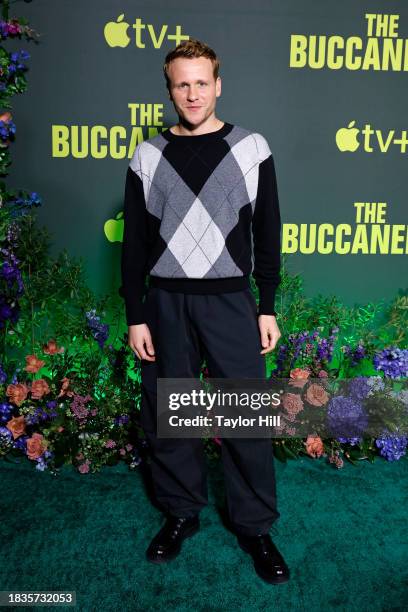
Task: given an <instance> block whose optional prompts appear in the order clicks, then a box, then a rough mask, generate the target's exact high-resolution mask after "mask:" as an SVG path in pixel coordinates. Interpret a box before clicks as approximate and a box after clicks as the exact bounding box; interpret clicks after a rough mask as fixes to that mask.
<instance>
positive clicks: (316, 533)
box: [0, 457, 408, 612]
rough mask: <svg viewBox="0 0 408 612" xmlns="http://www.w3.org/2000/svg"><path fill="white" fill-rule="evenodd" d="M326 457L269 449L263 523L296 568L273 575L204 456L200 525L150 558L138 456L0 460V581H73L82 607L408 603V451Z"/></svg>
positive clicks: (52, 586)
mask: <svg viewBox="0 0 408 612" xmlns="http://www.w3.org/2000/svg"><path fill="white" fill-rule="evenodd" d="M324 461H325V460H324V459H323V458H321V459H317V460H312V459H309V458H306V457H305V458H303V459H302V460H299V461H290V462H289V463H287V464H286V465H283V464H282V463H280V462H279V461H276V463H275V465H276V474H277V487H278V502H279V506H278V509H279V511H280V513H281V517H280V519H279V520H278V521H277V522H276V523H275V526H274V528H273V529H272V530H271V535H272V537H273V539H274V541H275V542H276V544H277V546H278V547H279V549H280V550H281V552H282V554H283V555H284V557H285V559H286V561H287V563H288V565H289V567H290V569H291V572H292V578H291V580H290V581H289V582H288V583H286V584H283V585H279V586H275V585H268V584H266V583H264V582H263V581H262V580H261V579H259V578H258V577H257V575H256V574H255V572H254V570H253V567H252V560H251V558H250V557H249V556H248V555H247V554H246V553H244V552H243V551H242V550H241V549H240V548H239V547H238V546H237V544H236V540H235V538H234V536H233V535H232V534H231V533H230V532H229V531H228V530H227V529H226V528H225V526H224V525H223V521H222V513H221V514H220V513H219V510H218V508H219V507H220V506H222V503H223V499H224V493H223V481H222V471H221V469H220V468H221V466H220V465H216V464H214V465H213V464H212V463H211V465H210V475H209V505H208V506H207V507H206V508H205V509H204V510H203V511H202V513H201V531H200V532H199V533H198V534H196V535H195V536H194V537H192V538H190V539H188V540H186V541H185V542H184V543H183V550H182V553H181V555H180V556H179V557H177V558H176V559H175V560H173V561H172V562H171V563H169V564H167V565H166V566H156V565H153V564H150V563H148V562H147V561H145V559H144V553H145V549H146V548H147V546H148V544H149V542H150V540H151V538H152V537H153V535H154V534H155V533H156V532H157V531H158V529H159V528H160V526H161V525H162V524H163V519H162V515H161V513H160V512H159V511H158V510H157V509H156V508H155V507H154V506H152V503H151V501H150V499H149V495H148V489H146V487H145V486H144V479H143V478H142V472H141V470H140V468H139V467H138V468H136V470H134V471H130V470H129V469H128V467H127V466H125V465H124V464H120V465H118V466H115V467H106V468H104V469H103V470H102V471H101V473H99V474H90V475H84V476H83V475H80V474H79V473H77V472H75V471H74V470H73V469H72V468H71V467H64V468H63V469H62V471H61V473H60V475H59V476H57V477H52V476H50V475H48V474H46V473H40V472H37V471H36V470H35V469H34V470H33V469H31V466H30V465H28V462H25V461H23V462H22V463H20V464H10V463H6V462H5V461H4V460H1V461H0V482H1V495H0V499H1V501H0V510H1V515H0V530H1V557H0V558H1V562H0V590H31V589H33V590H39V589H42V590H75V591H76V595H77V606H76V608H75V609H76V610H84V611H88V610H95V611H96V610H98V611H99V610H102V611H105V610H106V611H108V610H109V611H127V610H129V611H138V610H141V611H150V610H152V611H153V610H154V611H155V612H157V611H158V610H160V611H161V610H163V611H164V610H166V611H167V610H177V611H185V612H187V611H190V610H191V609H196V610H203V611H204V610H220V611H222V610H226V611H228V612H229V611H231V612H235V611H237V610H278V611H281V610H282V611H283V610H288V611H297V610H308V611H309V610H318V611H320V610H322V611H323V610H324V611H327V610H342V611H343V610H344V611H345V612H351V611H353V610H359V611H360V612H361V611H366V610H367V611H370V612H375V611H377V610H378V611H388V610H390V611H391V610H395V611H397V610H404V609H405V610H406V609H408V569H407V568H408V523H407V501H408V486H407V484H408V479H407V466H408V460H407V458H406V457H404V458H402V459H401V460H400V461H396V462H392V463H389V462H387V461H386V460H383V459H378V460H377V461H376V462H375V464H374V465H372V464H370V463H368V462H366V461H362V462H359V463H358V465H357V466H356V467H354V466H352V465H350V464H349V463H345V465H344V468H343V469H341V470H336V469H335V468H332V467H331V466H328V465H326V464H325V463H324ZM275 532H276V535H274V533H275ZM2 609H4V610H5V609H6V608H2ZM15 609H16V610H17V609H18V608H15ZM22 609H28V608H26V607H24V608H22ZM35 609H37V610H38V609H44V610H45V609H50V608H45V607H41V608H38V607H37V608H35ZM51 609H57V608H56V607H52V608H51ZM59 609H61V608H59ZM69 609H74V608H69Z"/></svg>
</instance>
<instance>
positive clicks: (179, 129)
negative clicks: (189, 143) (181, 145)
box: [169, 119, 225, 136]
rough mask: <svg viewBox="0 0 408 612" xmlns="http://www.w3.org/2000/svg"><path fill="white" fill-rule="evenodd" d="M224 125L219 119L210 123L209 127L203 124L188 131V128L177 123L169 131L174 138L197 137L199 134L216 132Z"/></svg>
mask: <svg viewBox="0 0 408 612" xmlns="http://www.w3.org/2000/svg"><path fill="white" fill-rule="evenodd" d="M224 124H225V122H224V121H221V120H220V119H215V121H214V122H212V123H211V124H210V125H208V124H207V123H205V124H203V125H200V126H198V127H197V128H196V129H194V128H193V129H190V126H188V125H187V124H184V123H181V122H180V121H179V123H177V124H176V125H174V126H172V127H171V128H169V129H170V131H171V132H172V133H173V134H174V135H175V136H199V135H201V134H210V133H211V132H216V131H217V130H219V129H221V128H222V126H223V125H224Z"/></svg>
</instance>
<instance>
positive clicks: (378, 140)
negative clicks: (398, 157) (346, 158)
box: [336, 120, 408, 153]
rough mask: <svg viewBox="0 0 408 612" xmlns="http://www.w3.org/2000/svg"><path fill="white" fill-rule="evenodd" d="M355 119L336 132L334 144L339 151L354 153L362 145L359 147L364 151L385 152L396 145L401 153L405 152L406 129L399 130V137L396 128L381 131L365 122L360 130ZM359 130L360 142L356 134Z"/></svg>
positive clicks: (407, 142)
mask: <svg viewBox="0 0 408 612" xmlns="http://www.w3.org/2000/svg"><path fill="white" fill-rule="evenodd" d="M355 123H356V122H355V121H354V120H353V121H350V123H349V124H348V126H347V127H343V128H340V129H339V130H337V132H336V145H337V148H338V149H339V151H341V152H342V153H344V152H345V151H348V152H351V153H354V152H355V151H357V149H358V148H359V147H360V145H362V147H361V149H362V150H363V151H364V152H365V153H375V152H378V151H379V152H380V153H387V152H388V150H389V149H390V146H391V145H395V146H397V148H399V150H400V152H401V153H406V151H407V145H408V137H407V130H401V133H400V134H399V138H398V137H397V136H398V134H397V135H396V130H388V132H383V131H382V130H379V129H374V128H373V127H372V126H371V125H370V124H369V123H366V124H365V126H364V128H363V129H362V130H359V129H358V128H356V127H355ZM360 131H361V134H362V136H363V138H362V142H360V141H359V139H358V135H359V133H360Z"/></svg>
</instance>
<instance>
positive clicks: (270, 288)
mask: <svg viewBox="0 0 408 612" xmlns="http://www.w3.org/2000/svg"><path fill="white" fill-rule="evenodd" d="M258 289H259V307H258V314H264V315H275V316H276V314H277V313H276V310H275V293H276V287H275V286H274V285H268V284H266V285H263V284H262V285H260V286H259V287H258Z"/></svg>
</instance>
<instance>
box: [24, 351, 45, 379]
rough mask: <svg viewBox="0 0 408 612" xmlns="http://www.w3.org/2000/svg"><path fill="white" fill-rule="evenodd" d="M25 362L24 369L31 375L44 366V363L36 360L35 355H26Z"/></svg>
mask: <svg viewBox="0 0 408 612" xmlns="http://www.w3.org/2000/svg"><path fill="white" fill-rule="evenodd" d="M26 362H27V365H26V367H25V368H24V369H25V370H27V372H30V373H31V374H35V373H36V372H38V370H39V369H40V368H42V367H43V365H44V364H45V361H41V359H37V357H36V356H35V355H27V357H26Z"/></svg>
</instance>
